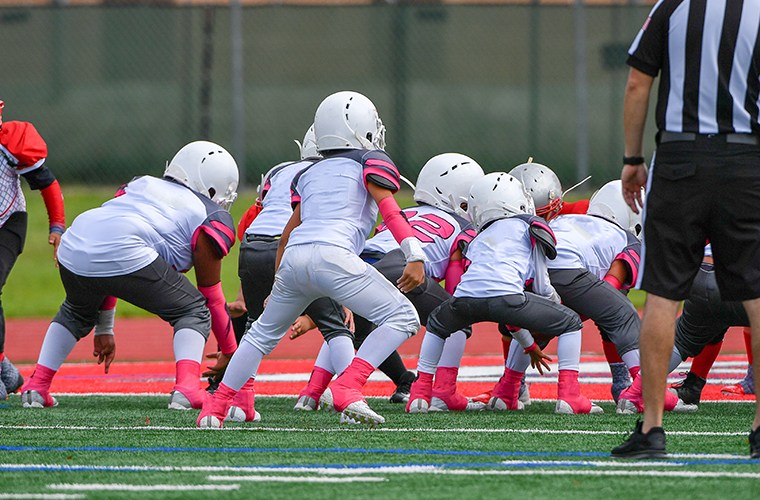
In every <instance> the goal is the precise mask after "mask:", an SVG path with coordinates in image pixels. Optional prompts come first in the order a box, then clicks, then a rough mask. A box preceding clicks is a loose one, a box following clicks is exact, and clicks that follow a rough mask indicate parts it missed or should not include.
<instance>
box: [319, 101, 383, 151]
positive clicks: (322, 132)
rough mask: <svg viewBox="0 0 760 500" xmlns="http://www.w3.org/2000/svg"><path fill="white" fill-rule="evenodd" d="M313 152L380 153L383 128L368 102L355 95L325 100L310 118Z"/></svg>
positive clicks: (372, 106) (373, 106)
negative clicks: (371, 151)
mask: <svg viewBox="0 0 760 500" xmlns="http://www.w3.org/2000/svg"><path fill="white" fill-rule="evenodd" d="M314 133H315V135H316V142H317V151H329V150H333V149H383V148H385V127H384V126H383V122H382V121H381V120H380V117H379V116H378V114H377V109H375V105H374V104H372V101H370V100H369V99H367V98H366V97H365V96H363V95H361V94H360V93H358V92H350V91H343V92H336V93H335V94H332V95H330V96H327V97H326V98H325V100H324V101H322V103H321V104H320V105H319V107H318V108H317V112H316V113H315V114H314Z"/></svg>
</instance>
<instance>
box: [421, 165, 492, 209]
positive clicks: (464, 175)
mask: <svg viewBox="0 0 760 500" xmlns="http://www.w3.org/2000/svg"><path fill="white" fill-rule="evenodd" d="M483 175H485V174H484V173H483V169H482V168H481V166H480V165H478V163H477V162H476V161H475V160H473V159H472V158H470V157H469V156H465V155H463V154H459V153H443V154H439V155H436V156H434V157H432V158H431V159H429V160H428V161H427V162H426V163H425V165H424V166H423V167H422V169H421V170H420V173H419V175H418V176H417V183H416V186H415V189H414V201H416V202H418V203H425V204H427V205H431V206H433V207H436V208H440V209H441V210H444V211H446V212H449V213H453V214H457V215H459V216H460V217H466V215H465V213H466V211H467V199H468V196H469V194H470V187H471V186H472V183H473V182H474V181H475V180H476V179H479V178H480V177H483Z"/></svg>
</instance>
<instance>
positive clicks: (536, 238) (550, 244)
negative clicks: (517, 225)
mask: <svg viewBox="0 0 760 500" xmlns="http://www.w3.org/2000/svg"><path fill="white" fill-rule="evenodd" d="M529 231H530V239H531V242H532V243H533V244H534V245H535V244H536V243H538V244H539V245H541V247H542V248H543V250H544V254H546V257H547V258H548V259H549V260H554V259H555V258H557V238H556V237H555V236H554V231H552V230H551V228H550V227H549V224H547V223H546V221H544V220H543V219H539V218H538V217H534V218H533V220H531V221H530V228H529Z"/></svg>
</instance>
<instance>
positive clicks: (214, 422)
mask: <svg viewBox="0 0 760 500" xmlns="http://www.w3.org/2000/svg"><path fill="white" fill-rule="evenodd" d="M198 427H199V428H201V429H221V428H222V423H221V422H220V421H219V419H218V418H216V417H215V416H214V415H206V416H205V417H203V418H202V419H201V420H200V422H198Z"/></svg>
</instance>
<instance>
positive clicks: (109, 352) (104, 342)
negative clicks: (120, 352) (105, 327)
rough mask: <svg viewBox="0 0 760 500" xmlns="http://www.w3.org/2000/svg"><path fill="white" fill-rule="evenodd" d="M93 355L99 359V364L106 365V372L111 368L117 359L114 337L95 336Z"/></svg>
mask: <svg viewBox="0 0 760 500" xmlns="http://www.w3.org/2000/svg"><path fill="white" fill-rule="evenodd" d="M92 355H93V356H95V357H96V358H98V364H101V363H105V367H104V368H105V372H106V373H108V369H109V368H110V367H111V362H112V361H113V358H114V357H116V340H114V336H113V335H95V336H94V337H93V348H92Z"/></svg>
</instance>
